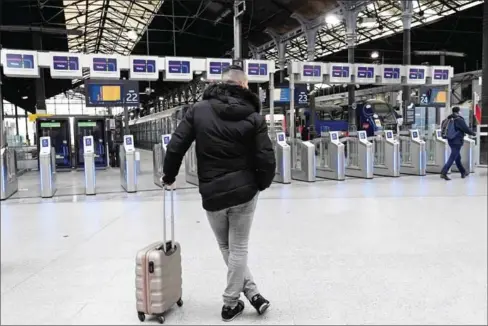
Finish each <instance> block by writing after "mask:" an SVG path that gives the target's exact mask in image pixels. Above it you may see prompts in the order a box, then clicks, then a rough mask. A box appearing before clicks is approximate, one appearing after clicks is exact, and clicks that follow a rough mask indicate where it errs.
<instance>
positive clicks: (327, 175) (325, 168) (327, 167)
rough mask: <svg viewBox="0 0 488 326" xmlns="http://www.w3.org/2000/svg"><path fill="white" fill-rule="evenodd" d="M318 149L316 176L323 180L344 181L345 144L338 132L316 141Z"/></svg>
mask: <svg viewBox="0 0 488 326" xmlns="http://www.w3.org/2000/svg"><path fill="white" fill-rule="evenodd" d="M314 143H315V145H316V147H318V156H319V157H318V159H317V160H316V176H317V177H318V178H323V179H331V180H338V181H343V180H345V179H346V174H345V161H344V160H345V154H344V144H343V143H342V142H341V141H340V139H339V133H338V132H337V131H331V132H329V133H325V134H323V135H322V137H320V138H316V139H314Z"/></svg>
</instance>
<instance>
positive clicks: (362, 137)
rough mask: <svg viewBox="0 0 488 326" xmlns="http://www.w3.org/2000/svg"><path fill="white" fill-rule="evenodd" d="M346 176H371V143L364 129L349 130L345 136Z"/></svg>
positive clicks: (366, 177)
mask: <svg viewBox="0 0 488 326" xmlns="http://www.w3.org/2000/svg"><path fill="white" fill-rule="evenodd" d="M346 142H347V149H346V150H347V160H346V173H345V174H346V176H350V177H356V178H364V179H372V178H373V167H374V165H373V164H374V161H373V144H371V142H370V141H369V140H368V137H367V134H366V131H365V130H360V131H355V132H350V133H349V136H348V137H347V140H346Z"/></svg>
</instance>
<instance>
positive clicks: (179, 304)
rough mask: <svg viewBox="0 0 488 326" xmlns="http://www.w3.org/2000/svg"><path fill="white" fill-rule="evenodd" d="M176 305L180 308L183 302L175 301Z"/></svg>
mask: <svg viewBox="0 0 488 326" xmlns="http://www.w3.org/2000/svg"><path fill="white" fill-rule="evenodd" d="M176 304H177V305H178V307H181V306H182V305H183V300H181V298H180V300H178V301H176Z"/></svg>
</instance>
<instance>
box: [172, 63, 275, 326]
mask: <svg viewBox="0 0 488 326" xmlns="http://www.w3.org/2000/svg"><path fill="white" fill-rule="evenodd" d="M222 77H223V80H224V82H223V83H219V84H211V85H209V86H208V87H207V89H206V90H205V92H204V94H203V100H202V101H201V102H199V103H197V104H195V105H194V106H193V107H192V108H190V109H189V110H188V112H187V113H186V115H185V117H184V118H183V120H182V121H181V123H180V124H179V125H178V127H177V128H176V131H175V132H174V134H173V136H172V137H171V141H170V143H169V144H168V147H167V150H166V157H165V160H164V167H163V173H164V177H163V182H164V183H165V184H167V185H171V184H173V183H174V182H175V179H176V176H177V174H178V172H179V169H180V166H181V162H182V160H183V157H184V155H185V153H186V151H187V150H188V148H189V147H190V145H191V144H192V142H193V141H194V140H196V155H197V164H198V179H199V190H200V194H201V196H202V202H203V208H204V209H205V210H206V211H207V217H208V220H209V222H210V226H211V227H212V230H213V231H214V233H215V237H216V239H217V242H218V245H219V247H220V250H221V252H222V256H223V258H224V261H225V263H226V264H227V266H228V272H227V287H226V289H225V291H224V295H223V297H224V306H223V308H222V319H223V320H224V321H231V320H233V319H234V318H235V317H237V316H238V315H240V314H241V313H242V311H243V310H244V302H243V301H241V300H239V297H240V294H241V292H244V295H245V296H246V297H247V299H248V300H249V301H250V303H251V305H252V306H253V307H254V308H255V309H256V310H257V311H258V313H259V314H262V313H264V312H265V311H266V310H267V308H268V307H269V305H270V303H269V301H268V300H266V299H265V298H264V297H263V296H261V294H260V293H259V291H258V289H257V286H256V284H255V283H254V281H253V277H252V275H251V273H250V271H249V269H248V267H247V253H248V242H249V233H250V229H251V224H252V219H253V216H254V210H255V208H256V203H257V199H258V193H259V191H263V190H265V189H266V188H268V187H269V186H270V185H271V183H272V181H273V178H274V175H275V170H276V160H275V154H274V150H273V146H272V144H271V141H270V139H269V136H268V128H267V125H266V121H265V119H264V118H263V117H262V116H261V115H260V114H259V110H260V100H259V97H258V96H256V95H255V94H253V93H252V92H251V91H250V90H249V88H248V84H247V76H246V74H245V73H244V71H243V70H242V68H241V67H239V66H230V67H229V68H227V69H226V70H225V71H224V73H223V75H222Z"/></svg>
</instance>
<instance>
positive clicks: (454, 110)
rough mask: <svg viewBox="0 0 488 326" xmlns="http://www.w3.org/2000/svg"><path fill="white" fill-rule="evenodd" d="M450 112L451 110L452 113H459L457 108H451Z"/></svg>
mask: <svg viewBox="0 0 488 326" xmlns="http://www.w3.org/2000/svg"><path fill="white" fill-rule="evenodd" d="M451 110H452V113H459V111H461V109H460V108H459V106H453V107H452V109H451Z"/></svg>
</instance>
